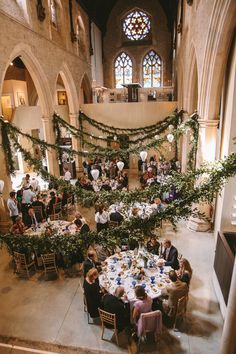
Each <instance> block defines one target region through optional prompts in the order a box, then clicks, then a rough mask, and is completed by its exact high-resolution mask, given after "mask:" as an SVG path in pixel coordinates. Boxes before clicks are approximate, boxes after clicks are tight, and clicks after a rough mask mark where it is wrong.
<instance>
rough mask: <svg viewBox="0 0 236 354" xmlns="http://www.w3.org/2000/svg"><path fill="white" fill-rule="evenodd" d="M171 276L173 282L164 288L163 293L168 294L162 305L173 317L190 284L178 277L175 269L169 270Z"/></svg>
mask: <svg viewBox="0 0 236 354" xmlns="http://www.w3.org/2000/svg"><path fill="white" fill-rule="evenodd" d="M169 278H170V280H171V282H172V284H171V285H167V287H166V288H165V289H163V290H162V295H167V296H168V299H167V300H163V302H162V307H163V310H164V312H165V313H166V314H167V315H168V316H170V317H171V316H173V315H174V314H175V309H176V306H177V303H178V300H179V299H180V298H181V297H182V296H185V295H187V294H188V285H187V284H186V283H184V282H182V281H181V280H179V279H178V277H177V274H176V272H175V271H174V270H171V271H170V272H169Z"/></svg>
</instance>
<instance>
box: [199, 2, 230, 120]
mask: <svg viewBox="0 0 236 354" xmlns="http://www.w3.org/2000/svg"><path fill="white" fill-rule="evenodd" d="M235 11H236V2H235V1H234V0H224V1H216V2H215V6H214V9H213V13H212V17H211V20H210V25H209V28H211V30H209V33H208V38H207V43H206V51H205V58H204V67H203V74H202V77H201V91H200V96H199V106H198V108H199V115H200V116H201V118H203V119H216V117H218V114H219V106H220V95H221V87H222V84H223V77H224V72H225V67H226V62H227V58H228V52H229V47H230V43H231V40H232V36H233V33H234V29H235Z"/></svg>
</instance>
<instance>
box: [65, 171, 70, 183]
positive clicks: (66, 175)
mask: <svg viewBox="0 0 236 354" xmlns="http://www.w3.org/2000/svg"><path fill="white" fill-rule="evenodd" d="M64 180H65V181H70V180H71V173H70V171H66V173H65V176H64Z"/></svg>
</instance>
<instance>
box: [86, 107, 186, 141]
mask: <svg viewBox="0 0 236 354" xmlns="http://www.w3.org/2000/svg"><path fill="white" fill-rule="evenodd" d="M182 114H183V111H182V110H181V111H179V112H177V110H176V111H175V112H174V115H177V116H179V117H180V118H181V117H182ZM172 116H173V115H170V116H168V117H166V118H165V119H164V120H162V121H161V122H157V123H155V124H152V125H148V126H145V127H140V128H118V127H113V126H110V125H106V124H104V123H102V122H98V121H97V120H95V119H92V118H90V117H88V116H87V115H86V114H85V113H84V112H83V111H80V112H79V119H80V120H81V122H83V121H87V122H88V123H89V124H90V125H92V126H94V127H95V128H97V129H98V130H101V131H103V132H105V133H108V134H112V133H113V134H121V133H122V134H127V135H129V136H132V135H138V134H143V132H150V131H152V130H156V129H158V127H159V126H160V125H161V124H162V123H165V122H166V121H167V120H168V119H170V118H171V117H172Z"/></svg>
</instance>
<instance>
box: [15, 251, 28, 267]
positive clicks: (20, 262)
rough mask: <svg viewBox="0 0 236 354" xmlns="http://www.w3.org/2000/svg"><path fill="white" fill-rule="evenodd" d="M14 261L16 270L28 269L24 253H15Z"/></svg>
mask: <svg viewBox="0 0 236 354" xmlns="http://www.w3.org/2000/svg"><path fill="white" fill-rule="evenodd" d="M13 254H14V261H15V262H16V269H18V267H19V268H22V267H26V265H27V263H26V258H25V255H24V254H23V253H18V252H14V253H13Z"/></svg>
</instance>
